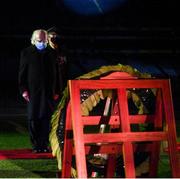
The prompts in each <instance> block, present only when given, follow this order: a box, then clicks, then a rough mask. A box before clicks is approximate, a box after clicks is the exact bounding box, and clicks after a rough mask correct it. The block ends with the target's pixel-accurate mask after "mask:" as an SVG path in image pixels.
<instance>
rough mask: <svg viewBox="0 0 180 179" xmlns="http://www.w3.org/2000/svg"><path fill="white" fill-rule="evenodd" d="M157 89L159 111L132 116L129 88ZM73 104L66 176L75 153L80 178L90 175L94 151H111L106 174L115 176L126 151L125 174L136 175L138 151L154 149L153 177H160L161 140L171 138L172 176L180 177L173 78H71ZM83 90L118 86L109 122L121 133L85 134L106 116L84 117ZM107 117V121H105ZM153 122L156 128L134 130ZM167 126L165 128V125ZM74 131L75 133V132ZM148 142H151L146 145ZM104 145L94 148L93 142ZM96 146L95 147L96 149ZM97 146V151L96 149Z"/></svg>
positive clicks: (69, 112)
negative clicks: (86, 128) (119, 158)
mask: <svg viewBox="0 0 180 179" xmlns="http://www.w3.org/2000/svg"><path fill="white" fill-rule="evenodd" d="M133 88H138V89H139V88H156V89H158V93H157V95H156V111H155V113H154V114H152V115H130V114H129V111H128V100H127V89H133ZM69 89H70V103H69V104H68V107H67V113H66V114H67V116H66V128H65V141H64V152H63V162H62V177H70V176H71V162H72V156H73V155H75V159H76V169H77V175H78V178H87V177H88V176H87V166H86V155H88V154H92V153H104V154H108V165H107V174H106V177H114V170H115V163H114V161H115V156H116V154H121V153H122V154H123V160H124V166H125V177H136V174H135V164H134V152H135V151H137V150H139V149H138V146H137V144H138V143H140V142H145V144H142V146H143V147H141V148H140V150H142V151H149V152H150V165H149V166H150V169H149V177H156V176H157V168H158V161H159V153H160V142H161V141H164V140H165V141H167V142H168V149H169V159H170V165H171V171H172V177H180V166H179V161H178V157H177V153H178V151H177V142H176V139H177V138H176V127H175V118H174V111H173V103H172V96H171V88H170V81H169V80H166V79H108V80H107V79H101V80H70V81H69ZM81 89H114V90H116V91H117V101H116V102H115V104H116V105H114V108H113V110H112V114H111V116H110V117H109V118H108V120H107V121H108V125H110V126H111V125H112V126H118V127H119V132H110V133H91V134H89V133H88V134H86V133H84V131H83V129H84V126H86V125H99V124H101V121H105V119H106V116H104V117H103V116H82V115H81V108H80V90H81ZM102 119H103V120H102ZM147 122H151V123H153V124H154V131H145V132H132V131H131V127H130V126H131V125H132V124H140V123H147ZM163 126H165V127H163ZM72 133H73V134H72ZM146 142H147V144H146ZM98 143H101V144H102V145H100V146H98V150H97V146H96V147H94V145H93V146H92V145H91V144H98ZM93 147H94V148H93ZM95 149H96V150H95Z"/></svg>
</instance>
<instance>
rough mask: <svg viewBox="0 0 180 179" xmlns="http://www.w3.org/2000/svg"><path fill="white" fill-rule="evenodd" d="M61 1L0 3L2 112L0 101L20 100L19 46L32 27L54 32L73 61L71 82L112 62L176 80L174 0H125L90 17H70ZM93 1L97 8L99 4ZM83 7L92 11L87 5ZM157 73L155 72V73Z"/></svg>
mask: <svg viewBox="0 0 180 179" xmlns="http://www.w3.org/2000/svg"><path fill="white" fill-rule="evenodd" d="M71 1H72V0H71ZM63 2H64V1H63V0H31V1H23V0H19V1H4V0H3V1H2V2H1V4H0V22H1V26H0V41H1V46H0V49H1V52H0V83H1V95H0V97H1V103H0V107H1V108H7V107H8V105H9V104H7V102H4V101H7V98H10V99H12V101H16V102H17V101H19V100H21V98H20V97H19V96H18V95H19V94H18V90H17V88H18V87H17V73H18V65H19V55H20V51H21V49H22V48H24V47H26V46H28V45H30V37H31V33H32V31H33V30H35V29H37V28H44V29H48V28H50V27H53V26H55V27H57V28H58V30H59V34H60V36H61V37H62V42H63V43H65V46H66V48H67V49H68V57H69V59H70V61H71V62H72V63H71V71H70V76H71V78H74V77H76V76H78V75H81V74H83V73H86V72H88V71H90V70H93V69H94V68H97V67H99V66H101V65H104V64H116V63H124V64H130V65H134V66H136V67H139V69H140V70H142V71H143V70H144V71H145V70H149V71H150V72H152V73H155V74H158V73H159V74H160V75H162V74H165V75H167V76H168V75H173V76H175V77H176V78H179V67H178V66H177V64H176V62H175V60H177V59H178V58H179V52H180V51H179V45H178V44H179V39H180V38H179V36H180V20H179V12H180V11H179V8H178V7H179V3H178V0H125V2H124V4H123V5H121V6H117V7H115V8H114V9H112V10H111V11H109V12H106V13H105V12H104V13H97V14H96V15H90V14H89V16H88V14H87V13H86V14H85V15H83V14H82V13H80V14H78V13H75V12H74V11H73V10H72V9H69V8H67V7H66V6H65V4H64V3H63ZM74 2H76V4H77V3H80V1H76V0H74ZM93 2H97V3H98V2H99V4H101V3H102V0H99V1H98V0H96V1H93ZM79 7H81V5H79ZM87 8H88V10H90V11H91V7H87ZM97 11H98V9H97ZM85 12H86V11H85ZM84 59H85V60H84ZM163 64H166V65H165V68H164V66H163ZM154 66H155V67H154ZM156 70H159V71H158V72H157V73H156ZM166 70H167V71H166ZM168 70H169V71H168ZM11 94H12V95H11ZM2 101H3V102H2Z"/></svg>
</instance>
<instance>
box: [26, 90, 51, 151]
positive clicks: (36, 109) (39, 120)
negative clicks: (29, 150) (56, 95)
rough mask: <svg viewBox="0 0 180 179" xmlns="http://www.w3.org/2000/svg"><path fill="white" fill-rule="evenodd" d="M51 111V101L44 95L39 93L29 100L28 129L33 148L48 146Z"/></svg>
mask: <svg viewBox="0 0 180 179" xmlns="http://www.w3.org/2000/svg"><path fill="white" fill-rule="evenodd" d="M53 111H54V104H53V100H51V99H49V98H48V97H47V96H45V93H43V92H41V93H38V95H37V94H36V96H33V97H31V98H30V102H29V104H28V128H29V135H30V140H31V143H32V146H33V148H44V147H47V146H48V144H49V132H50V121H51V116H52V113H53Z"/></svg>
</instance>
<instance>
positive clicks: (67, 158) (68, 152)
mask: <svg viewBox="0 0 180 179" xmlns="http://www.w3.org/2000/svg"><path fill="white" fill-rule="evenodd" d="M70 107H71V106H70V103H69V104H68V106H67V109H66V124H65V129H66V130H65V135H64V138H65V140H64V150H63V160H62V174H61V177H62V178H70V177H71V164H72V155H73V140H72V136H71V138H70V134H69V133H71V132H72V121H71V108H70Z"/></svg>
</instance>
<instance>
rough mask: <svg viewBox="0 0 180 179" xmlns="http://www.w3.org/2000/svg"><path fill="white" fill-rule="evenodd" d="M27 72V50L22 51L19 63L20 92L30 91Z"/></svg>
mask: <svg viewBox="0 0 180 179" xmlns="http://www.w3.org/2000/svg"><path fill="white" fill-rule="evenodd" d="M27 74H28V63H27V58H26V57H25V52H24V51H22V52H21V55H20V64H19V73H18V85H19V90H20V94H22V93H23V92H24V91H28V82H27Z"/></svg>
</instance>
